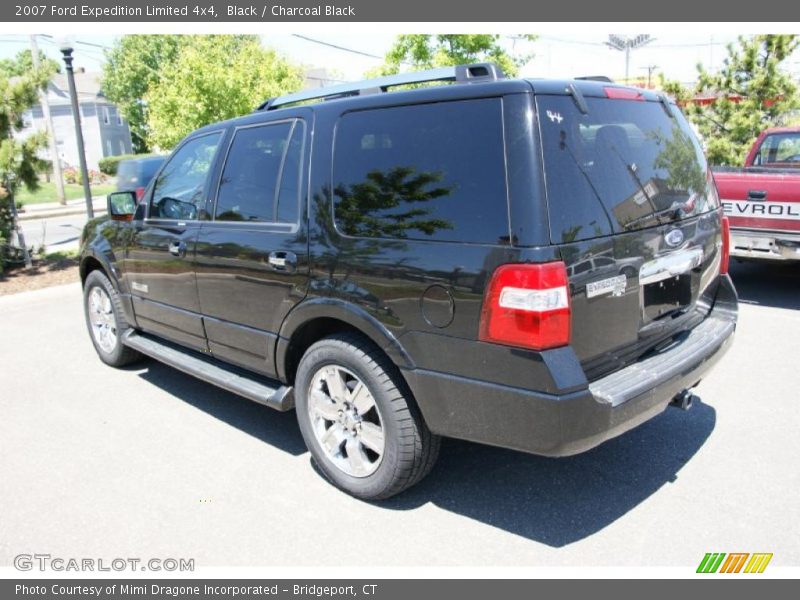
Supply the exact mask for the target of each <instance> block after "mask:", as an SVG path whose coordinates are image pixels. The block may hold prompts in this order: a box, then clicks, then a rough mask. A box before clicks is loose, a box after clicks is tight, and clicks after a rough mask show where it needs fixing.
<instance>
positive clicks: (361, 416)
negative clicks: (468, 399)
mask: <svg viewBox="0 0 800 600" xmlns="http://www.w3.org/2000/svg"><path fill="white" fill-rule="evenodd" d="M295 400H296V404H297V420H298V422H299V424H300V430H301V432H302V434H303V438H304V439H305V442H306V446H308V449H309V450H310V451H311V454H312V456H313V457H314V460H315V461H316V463H317V464H318V465H319V468H320V469H321V470H322V472H323V473H324V474H325V476H326V477H327V478H328V479H329V480H330V481H331V482H333V483H334V485H336V486H338V487H339V488H341V489H343V490H344V491H346V492H348V493H349V494H352V495H353V496H357V497H359V498H364V499H368V500H379V499H384V498H388V497H390V496H393V495H395V494H398V493H400V492H402V491H403V490H405V489H407V488H409V487H411V486H412V485H414V484H415V483H417V482H418V481H419V480H421V479H422V478H423V477H424V476H425V475H427V474H428V472H429V471H430V470H431V468H432V467H433V464H434V462H435V461H436V457H437V456H438V453H439V443H440V439H439V437H438V436H435V435H433V434H432V433H431V432H430V431H429V430H428V428H427V427H426V425H425V423H424V422H423V420H422V417H421V415H420V414H419V410H418V409H417V407H416V405H415V404H414V401H413V399H412V398H411V394H410V392H409V391H407V388H406V386H405V384H404V382H403V381H402V380H401V378H400V375H399V373H397V371H396V369H395V368H394V365H392V364H391V363H390V362H389V360H388V359H387V358H386V356H385V355H384V354H383V353H382V352H381V351H380V350H379V349H378V348H377V347H376V346H375V345H374V344H372V342H370V341H369V340H367V339H366V338H364V337H362V336H359V335H354V334H341V335H335V336H331V337H328V338H325V339H323V340H320V341H319V342H317V343H316V344H314V345H313V346H311V347H310V348H309V349H308V351H307V352H306V353H305V355H304V356H303V358H302V360H301V361H300V365H299V367H298V370H297V377H296V380H295Z"/></svg>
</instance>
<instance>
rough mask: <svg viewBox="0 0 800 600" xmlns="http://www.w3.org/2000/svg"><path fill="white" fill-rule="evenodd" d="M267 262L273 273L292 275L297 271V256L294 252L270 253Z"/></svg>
mask: <svg viewBox="0 0 800 600" xmlns="http://www.w3.org/2000/svg"><path fill="white" fill-rule="evenodd" d="M267 262H268V263H269V265H270V266H271V267H272V268H273V269H274V270H275V271H281V272H285V273H294V271H295V269H297V255H296V254H295V253H294V252H284V251H276V252H270V253H269V256H268V257H267Z"/></svg>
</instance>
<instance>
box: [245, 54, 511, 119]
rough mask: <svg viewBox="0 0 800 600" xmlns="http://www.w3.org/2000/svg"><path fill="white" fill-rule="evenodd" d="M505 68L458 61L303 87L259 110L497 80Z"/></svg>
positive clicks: (492, 64) (502, 76) (272, 100)
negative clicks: (394, 90)
mask: <svg viewBox="0 0 800 600" xmlns="http://www.w3.org/2000/svg"><path fill="white" fill-rule="evenodd" d="M504 78H505V75H504V74H503V70H502V69H501V68H500V67H499V66H497V65H496V64H494V63H474V64H470V65H456V66H454V67H442V68H441V69H430V70H427V71H415V72H412V73H400V74H398V75H389V76H388V77H378V78H377V79H367V80H365V81H357V82H354V83H342V84H339V85H331V86H326V87H322V88H315V89H312V90H303V91H301V92H296V93H294V94H288V95H286V96H279V97H277V98H270V99H269V100H267V101H265V102H264V103H262V104H261V105H260V106H259V107H258V108H257V109H256V110H272V109H275V108H278V107H281V106H287V105H289V104H297V103H298V102H307V101H309V100H336V99H338V98H346V97H348V96H360V95H365V94H378V93H382V92H386V91H388V89H389V88H392V87H397V86H400V85H413V84H417V83H431V82H434V81H455V82H457V83H479V82H483V81H497V80H498V79H504Z"/></svg>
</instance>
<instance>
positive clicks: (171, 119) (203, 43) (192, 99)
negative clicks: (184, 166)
mask: <svg viewBox="0 0 800 600" xmlns="http://www.w3.org/2000/svg"><path fill="white" fill-rule="evenodd" d="M302 84H303V74H302V69H301V68H300V67H299V66H297V65H294V64H292V63H291V62H289V61H288V60H286V59H285V58H283V57H281V56H280V55H278V54H277V53H276V52H275V51H274V50H272V49H268V48H263V47H262V46H261V44H260V43H259V41H258V38H257V37H255V36H222V35H204V36H192V37H188V38H187V39H186V40H185V41H184V42H183V44H182V46H181V48H180V51H179V52H178V55H177V57H176V60H175V61H173V62H171V63H170V64H168V65H166V66H164V67H163V68H162V71H161V75H160V78H159V80H158V82H156V83H155V85H153V86H151V87H150V88H149V89H148V91H147V94H146V95H145V96H144V102H145V104H146V106H147V109H148V118H147V126H148V142H149V143H150V144H154V145H157V146H159V147H160V148H170V147H172V146H174V145H175V144H176V143H178V142H179V141H180V140H181V138H183V137H184V136H185V135H186V134H188V133H190V132H191V131H193V130H194V129H197V128H198V127H202V126H204V125H208V124H209V123H213V122H215V121H220V120H223V119H230V118H232V117H236V116H240V115H243V114H246V113H248V112H251V111H252V110H253V109H254V108H255V107H256V106H258V105H259V104H260V103H261V102H263V101H264V100H265V99H267V98H269V97H272V96H279V95H282V94H286V93H290V92H294V91H297V90H298V89H300V87H301V86H302Z"/></svg>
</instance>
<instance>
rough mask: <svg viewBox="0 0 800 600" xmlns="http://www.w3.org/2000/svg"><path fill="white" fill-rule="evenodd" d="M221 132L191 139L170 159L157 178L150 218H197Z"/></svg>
mask: <svg viewBox="0 0 800 600" xmlns="http://www.w3.org/2000/svg"><path fill="white" fill-rule="evenodd" d="M221 137H222V133H221V132H219V133H213V134H210V135H204V136H202V137H198V138H195V139H193V140H189V141H188V142H186V143H185V144H184V145H183V146H181V147H180V148H179V149H178V150H177V152H175V154H174V155H173V156H172V157H171V158H170V159H169V162H168V163H167V164H166V166H165V167H164V169H163V170H162V171H161V173H160V174H159V176H158V179H157V180H156V183H155V187H154V190H153V199H152V202H151V205H150V217H151V218H155V219H182V220H183V219H188V220H191V219H196V218H197V217H198V215H199V214H200V211H201V210H202V209H203V207H204V203H205V196H204V193H203V192H204V187H205V183H206V178H207V177H208V172H209V170H210V169H211V164H212V162H213V161H214V154H215V152H216V150H217V146H218V145H219V141H220V139H221Z"/></svg>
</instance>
